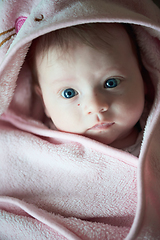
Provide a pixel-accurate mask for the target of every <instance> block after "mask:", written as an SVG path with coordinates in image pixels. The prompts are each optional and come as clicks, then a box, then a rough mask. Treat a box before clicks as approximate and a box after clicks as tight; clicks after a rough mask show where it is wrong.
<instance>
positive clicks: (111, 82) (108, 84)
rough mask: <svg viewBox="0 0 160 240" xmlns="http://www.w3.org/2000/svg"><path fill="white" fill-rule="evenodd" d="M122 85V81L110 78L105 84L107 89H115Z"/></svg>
mask: <svg viewBox="0 0 160 240" xmlns="http://www.w3.org/2000/svg"><path fill="white" fill-rule="evenodd" d="M119 83H120V80H119V79H117V78H110V79H108V80H107V81H106V82H105V84H104V87H105V88H115V87H117V86H118V85H119Z"/></svg>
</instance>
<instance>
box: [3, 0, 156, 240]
mask: <svg viewBox="0 0 160 240" xmlns="http://www.w3.org/2000/svg"><path fill="white" fill-rule="evenodd" d="M0 9H1V10H2V9H3V11H1V17H0V114H1V117H0V171H1V172H0V239H1V240H22V239H24V240H28V239H36V240H37V239H38V240H39V239H42V240H43V239H60V240H62V239H63V240H64V239H65V240H66V239H67V240H70V239H74V240H78V239H83V240H88V239H90V240H93V239H95V240H98V239H100V240H105V239H110V240H113V239H116V240H117V239H118V240H121V239H127V240H131V239H138V240H141V239H147V240H154V239H160V227H159V226H160V148H159V144H160V127H159V126H160V10H159V9H158V7H157V6H156V5H155V4H154V3H153V2H152V1H151V0H145V1H144V0H132V1H128V0H98V1H97V0H74V1H73V0H67V1H66V0H53V1H51V0H50V1H49V0H41V1H40V0H27V1H25V0H6V1H1V2H0ZM87 22H119V23H130V24H131V25H132V27H133V29H134V31H135V33H136V37H137V44H138V45H139V49H140V53H141V57H142V62H143V64H144V66H145V68H146V70H147V71H148V73H149V76H150V78H151V81H152V83H153V85H154V87H155V101H154V103H153V106H152V109H151V112H150V115H149V116H148V119H147V122H146V126H145V131H144V137H143V142H142V146H141V151H140V156H139V158H136V157H134V156H132V155H131V154H129V153H126V152H124V151H122V150H117V149H114V148H111V147H109V146H106V145H104V144H102V143H98V142H96V141H93V140H91V139H88V138H85V137H83V136H77V135H75V134H69V133H62V132H58V131H54V130H50V129H48V128H47V127H46V126H45V125H44V124H43V123H42V122H43V118H44V114H43V108H42V106H41V104H40V101H39V99H37V98H36V96H34V95H33V94H32V89H31V74H30V72H29V69H28V67H27V65H26V64H23V63H24V59H25V56H26V54H27V51H28V48H29V46H30V44H31V41H32V40H33V39H34V38H36V37H38V36H40V35H43V34H45V33H47V32H49V31H53V30H55V29H59V28H63V27H67V26H71V25H75V24H82V23H87Z"/></svg>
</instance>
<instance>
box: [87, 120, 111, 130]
mask: <svg viewBox="0 0 160 240" xmlns="http://www.w3.org/2000/svg"><path fill="white" fill-rule="evenodd" d="M113 124H115V123H114V122H102V123H97V124H96V125H94V126H93V127H91V128H89V130H97V131H98V130H105V129H107V128H109V127H111V126H112V125H113Z"/></svg>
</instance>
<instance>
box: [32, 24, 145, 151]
mask: <svg viewBox="0 0 160 240" xmlns="http://www.w3.org/2000/svg"><path fill="white" fill-rule="evenodd" d="M108 31H109V32H110V33H111V34H112V37H111V38H109V39H108V40H107V43H108V44H106V48H105V49H103V51H102V49H101V51H100V50H98V49H93V48H91V47H89V46H87V45H84V44H81V43H78V44H77V45H76V46H75V47H73V48H72V49H71V48H70V49H69V50H68V52H65V53H64V54H62V52H61V51H60V50H59V49H53V50H50V52H49V53H48V55H47V54H46V56H45V57H44V58H43V59H42V58H41V56H39V57H37V66H38V78H39V83H40V88H41V94H42V98H43V101H44V105H45V111H46V114H47V115H48V116H49V117H50V118H51V119H52V121H53V122H54V124H55V126H56V128H57V129H58V130H60V131H64V132H69V133H77V134H81V135H84V136H87V137H90V138H93V139H95V140H98V141H100V142H103V143H105V144H108V145H111V146H114V147H117V148H123V147H127V146H128V145H131V144H133V143H134V142H135V139H136V137H137V130H136V128H135V124H136V123H137V122H138V120H139V118H140V116H141V114H142V112H143V108H144V84H143V79H142V76H141V73H140V69H139V65H138V61H137V58H136V54H135V53H134V51H133V49H132V47H131V43H130V39H129V37H128V35H127V33H126V31H125V30H124V29H123V27H118V26H115V27H113V26H112V28H110V27H109V28H108Z"/></svg>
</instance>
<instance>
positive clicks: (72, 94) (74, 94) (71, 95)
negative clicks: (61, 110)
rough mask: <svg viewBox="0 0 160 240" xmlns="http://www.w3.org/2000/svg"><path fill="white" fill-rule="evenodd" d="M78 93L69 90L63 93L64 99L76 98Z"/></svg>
mask: <svg viewBox="0 0 160 240" xmlns="http://www.w3.org/2000/svg"><path fill="white" fill-rule="evenodd" d="M77 94H78V93H77V91H76V90H74V89H73V88H67V89H65V90H64V91H63V92H62V97H64V98H73V97H74V96H76V95H77Z"/></svg>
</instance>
